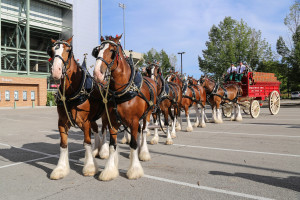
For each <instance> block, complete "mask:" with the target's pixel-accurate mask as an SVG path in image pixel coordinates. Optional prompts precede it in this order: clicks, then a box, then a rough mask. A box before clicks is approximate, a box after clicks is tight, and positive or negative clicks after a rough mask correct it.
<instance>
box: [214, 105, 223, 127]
mask: <svg viewBox="0 0 300 200" xmlns="http://www.w3.org/2000/svg"><path fill="white" fill-rule="evenodd" d="M216 107H217V114H216V115H217V118H216V121H215V123H217V124H222V123H223V119H222V114H221V110H220V104H217V106H216Z"/></svg>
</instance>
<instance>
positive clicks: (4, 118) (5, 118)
mask: <svg viewBox="0 0 300 200" xmlns="http://www.w3.org/2000/svg"><path fill="white" fill-rule="evenodd" d="M0 119H1V120H8V121H15V122H20V121H22V120H18V119H9V118H7V117H0Z"/></svg>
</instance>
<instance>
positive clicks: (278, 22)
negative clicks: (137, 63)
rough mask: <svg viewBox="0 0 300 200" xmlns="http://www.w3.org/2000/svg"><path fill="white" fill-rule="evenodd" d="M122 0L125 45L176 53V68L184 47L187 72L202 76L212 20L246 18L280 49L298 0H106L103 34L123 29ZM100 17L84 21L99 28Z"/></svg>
mask: <svg viewBox="0 0 300 200" xmlns="http://www.w3.org/2000/svg"><path fill="white" fill-rule="evenodd" d="M68 1H72V0H68ZM75 1H76V0H75ZM89 1H91V0H89ZM89 1H84V2H85V3H86V4H87V3H88V2H89ZM95 1H96V0H92V2H95ZM97 1H99V2H100V0H97ZM77 2H78V1H77ZM119 2H120V3H124V4H125V5H126V8H125V37H126V38H125V39H126V40H125V43H126V49H128V50H133V51H136V52H141V53H145V52H147V51H149V50H150V49H151V48H154V49H156V50H157V51H160V50H161V49H164V50H165V51H166V52H167V54H169V55H170V54H174V55H176V56H177V64H176V69H180V55H178V54H177V53H178V52H182V51H184V52H186V53H185V54H184V55H183V59H182V62H183V73H186V74H188V75H194V77H196V78H198V77H199V76H200V75H201V72H200V70H199V65H198V56H199V55H200V56H202V50H204V49H206V46H205V42H206V41H208V32H209V30H210V28H211V27H212V25H218V24H219V23H220V21H223V19H224V18H225V17H226V16H231V17H232V18H233V19H235V20H239V21H240V20H241V19H243V20H244V21H245V22H246V23H247V24H248V26H250V27H252V28H255V29H256V30H260V31H261V32H262V38H266V41H267V42H269V44H271V47H272V50H273V51H276V41H277V39H278V37H279V36H283V37H284V38H286V37H288V29H287V27H286V26H285V25H284V23H283V21H284V18H285V16H286V15H287V14H288V13H289V7H290V6H291V5H292V4H293V3H294V0H180V1H179V0H102V22H103V23H102V33H103V35H113V36H115V35H116V34H118V35H120V34H122V33H123V10H122V8H120V7H119ZM80 3H81V5H80V6H78V7H79V10H80V9H82V12H79V13H80V15H82V16H84V15H86V14H87V15H89V14H88V13H87V11H86V10H84V9H83V7H82V6H84V4H82V3H83V2H82V1H81V0H80ZM93 6H94V7H95V3H93ZM93 10H96V9H95V8H94V9H93ZM98 10H99V8H98ZM78 15H79V14H78ZM96 21H98V20H95V19H90V20H86V19H85V21H84V23H87V26H86V27H88V26H90V27H95V26H97V27H98V28H99V24H96ZM86 31H88V30H86ZM81 38H82V37H81ZM93 38H94V37H93ZM85 39H88V38H85ZM93 41H95V39H93ZM122 44H123V39H122Z"/></svg>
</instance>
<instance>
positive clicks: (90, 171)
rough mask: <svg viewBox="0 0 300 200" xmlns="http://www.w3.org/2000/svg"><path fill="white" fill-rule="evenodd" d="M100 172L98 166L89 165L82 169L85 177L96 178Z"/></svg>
mask: <svg viewBox="0 0 300 200" xmlns="http://www.w3.org/2000/svg"><path fill="white" fill-rule="evenodd" d="M97 172H98V167H97V166H96V165H92V164H90V165H87V166H84V167H83V169H82V173H83V175H84V176H94V175H95V174H96V173H97Z"/></svg>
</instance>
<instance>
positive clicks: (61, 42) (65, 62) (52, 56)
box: [47, 40, 73, 76]
mask: <svg viewBox="0 0 300 200" xmlns="http://www.w3.org/2000/svg"><path fill="white" fill-rule="evenodd" d="M58 44H64V45H66V46H67V47H69V48H70V50H68V51H67V52H68V53H69V54H68V59H67V60H64V59H63V58H62V57H61V56H60V55H53V51H52V47H55V46H56V45H58ZM57 49H59V48H58V47H55V50H57ZM47 53H48V55H49V56H50V57H51V58H53V59H55V58H59V59H60V60H61V61H62V62H63V64H64V66H63V68H62V74H63V75H64V76H66V75H67V71H68V70H69V68H70V67H69V68H67V66H68V65H69V62H70V59H71V57H72V55H73V48H72V45H70V44H69V43H67V42H65V41H62V40H57V41H56V42H55V43H53V44H52V45H51V46H48V48H47Z"/></svg>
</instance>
